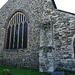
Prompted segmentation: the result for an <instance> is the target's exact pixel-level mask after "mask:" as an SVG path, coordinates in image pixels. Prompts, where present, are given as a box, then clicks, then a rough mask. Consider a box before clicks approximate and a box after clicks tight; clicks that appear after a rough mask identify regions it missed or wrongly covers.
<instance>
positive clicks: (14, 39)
mask: <svg viewBox="0 0 75 75" xmlns="http://www.w3.org/2000/svg"><path fill="white" fill-rule="evenodd" d="M15 30H16V24H14V37H13V48H14V44H15Z"/></svg>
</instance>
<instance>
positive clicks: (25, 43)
mask: <svg viewBox="0 0 75 75" xmlns="http://www.w3.org/2000/svg"><path fill="white" fill-rule="evenodd" d="M23 48H27V23H26V22H25V24H24V36H23Z"/></svg>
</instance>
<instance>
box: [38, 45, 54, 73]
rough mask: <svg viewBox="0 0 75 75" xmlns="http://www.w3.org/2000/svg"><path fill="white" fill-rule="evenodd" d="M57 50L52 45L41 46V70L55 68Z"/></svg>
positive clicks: (49, 70)
mask: <svg viewBox="0 0 75 75" xmlns="http://www.w3.org/2000/svg"><path fill="white" fill-rule="evenodd" d="M54 56H55V50H54V49H53V48H52V47H49V46H48V47H47V46H46V47H41V48H40V50H39V71H40V72H53V71H54V70H55V64H54V63H55V61H54Z"/></svg>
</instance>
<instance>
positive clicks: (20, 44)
mask: <svg viewBox="0 0 75 75" xmlns="http://www.w3.org/2000/svg"><path fill="white" fill-rule="evenodd" d="M19 48H22V23H21V24H20V30H19Z"/></svg>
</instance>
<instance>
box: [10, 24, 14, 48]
mask: <svg viewBox="0 0 75 75" xmlns="http://www.w3.org/2000/svg"><path fill="white" fill-rule="evenodd" d="M13 40H14V25H13V27H12V33H11V43H10V49H13Z"/></svg>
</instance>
